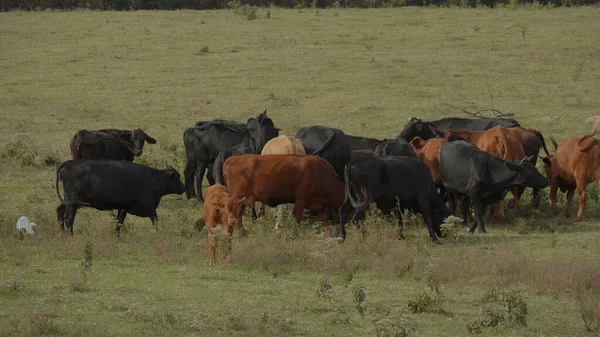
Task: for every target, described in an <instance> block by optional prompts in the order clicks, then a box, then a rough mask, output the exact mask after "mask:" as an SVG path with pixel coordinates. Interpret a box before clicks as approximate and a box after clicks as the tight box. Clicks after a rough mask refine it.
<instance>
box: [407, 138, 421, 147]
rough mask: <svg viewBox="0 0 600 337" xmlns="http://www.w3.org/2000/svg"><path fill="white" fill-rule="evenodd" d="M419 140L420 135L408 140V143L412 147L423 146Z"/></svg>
mask: <svg viewBox="0 0 600 337" xmlns="http://www.w3.org/2000/svg"><path fill="white" fill-rule="evenodd" d="M421 142H422V139H421V137H415V138H413V139H412V140H411V141H410V145H412V147H414V148H415V149H420V148H422V147H423V144H422V143H421Z"/></svg>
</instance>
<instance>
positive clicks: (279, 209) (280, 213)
mask: <svg viewBox="0 0 600 337" xmlns="http://www.w3.org/2000/svg"><path fill="white" fill-rule="evenodd" d="M284 208H285V204H281V205H279V206H277V219H276V220H275V229H279V226H280V225H281V220H282V219H283V209H284Z"/></svg>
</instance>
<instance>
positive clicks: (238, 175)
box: [223, 154, 345, 231]
mask: <svg viewBox="0 0 600 337" xmlns="http://www.w3.org/2000/svg"><path fill="white" fill-rule="evenodd" d="M223 172H224V175H225V180H226V181H227V188H228V189H229V192H230V193H231V196H232V197H233V198H238V199H239V198H243V197H245V198H246V205H248V206H252V205H253V204H254V203H255V202H256V201H260V202H263V203H265V204H266V205H268V206H270V207H275V206H277V205H281V204H286V203H295V204H296V207H295V209H294V216H295V218H296V220H297V221H300V218H301V216H302V213H303V211H304V209H305V208H308V209H310V210H311V211H314V212H317V213H319V215H320V217H321V221H323V225H324V226H325V227H328V228H329V230H330V231H331V228H330V227H329V224H328V220H329V219H328V215H327V213H328V211H330V210H331V211H334V212H337V211H338V210H339V208H340V207H341V206H342V204H343V203H344V197H345V195H344V185H343V184H342V183H341V182H340V180H339V179H338V176H337V173H336V171H335V169H334V168H333V166H331V164H329V163H328V162H327V161H326V160H325V159H323V158H321V157H319V156H315V155H305V156H301V155H293V154H273V155H268V156H262V155H255V154H245V155H242V156H237V157H231V158H229V159H227V161H226V162H225V166H224V168H223Z"/></svg>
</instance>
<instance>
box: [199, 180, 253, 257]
mask: <svg viewBox="0 0 600 337" xmlns="http://www.w3.org/2000/svg"><path fill="white" fill-rule="evenodd" d="M205 194H206V199H205V200H204V205H203V206H202V207H203V211H204V220H205V222H206V229H207V231H208V258H209V261H210V265H211V266H212V265H214V264H215V251H216V246H217V242H216V241H217V240H216V238H215V232H214V231H215V229H217V228H220V229H222V230H223V232H224V233H226V235H227V263H230V262H231V235H232V234H233V229H234V227H236V226H238V227H239V228H240V231H241V233H242V235H245V234H246V233H245V231H244V226H243V225H242V215H243V213H244V208H245V205H244V201H245V200H246V198H241V199H235V198H232V197H231V195H230V194H229V191H227V188H226V187H225V186H223V185H221V184H215V185H213V186H210V187H209V188H207V189H206V193H205Z"/></svg>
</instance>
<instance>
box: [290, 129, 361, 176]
mask: <svg viewBox="0 0 600 337" xmlns="http://www.w3.org/2000/svg"><path fill="white" fill-rule="evenodd" d="M296 138H298V139H300V140H301V141H302V143H303V144H304V149H305V150H306V154H312V155H316V156H319V157H321V158H323V159H325V160H327V161H328V162H329V163H330V164H331V166H333V168H334V169H335V172H337V174H338V177H339V179H340V182H341V181H343V180H344V166H346V164H347V163H348V161H349V160H350V144H349V143H348V138H347V137H346V134H345V133H344V132H343V131H342V130H340V129H335V128H329V127H326V126H322V125H313V126H305V127H303V128H301V129H300V130H298V132H297V133H296Z"/></svg>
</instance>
